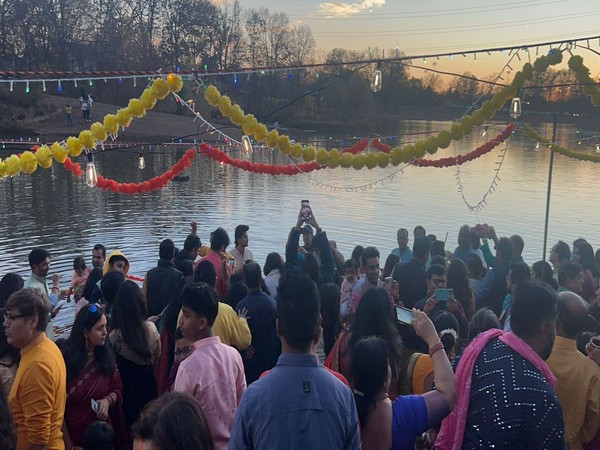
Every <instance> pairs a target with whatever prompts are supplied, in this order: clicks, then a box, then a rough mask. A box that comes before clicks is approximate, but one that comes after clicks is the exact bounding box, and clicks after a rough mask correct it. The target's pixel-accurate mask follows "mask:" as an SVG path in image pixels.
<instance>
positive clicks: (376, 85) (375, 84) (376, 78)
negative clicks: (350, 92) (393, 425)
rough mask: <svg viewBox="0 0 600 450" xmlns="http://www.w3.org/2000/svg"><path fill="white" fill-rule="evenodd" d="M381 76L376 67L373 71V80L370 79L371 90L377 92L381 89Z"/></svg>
mask: <svg viewBox="0 0 600 450" xmlns="http://www.w3.org/2000/svg"><path fill="white" fill-rule="evenodd" d="M382 78H383V76H382V74H381V70H379V69H377V70H376V71H375V72H373V80H372V81H371V89H372V90H373V92H379V91H380V90H381V81H382Z"/></svg>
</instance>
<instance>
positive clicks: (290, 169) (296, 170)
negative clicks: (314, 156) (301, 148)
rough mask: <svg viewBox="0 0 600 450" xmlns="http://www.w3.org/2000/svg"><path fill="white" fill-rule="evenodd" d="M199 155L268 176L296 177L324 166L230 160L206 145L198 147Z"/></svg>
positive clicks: (224, 154)
mask: <svg viewBox="0 0 600 450" xmlns="http://www.w3.org/2000/svg"><path fill="white" fill-rule="evenodd" d="M200 153H202V154H203V155H206V156H208V157H209V158H211V159H213V160H215V161H217V162H220V163H223V164H229V165H230V166H233V167H237V168H238V169H242V170H245V171H247V172H254V173H265V174H268V175H298V174H300V173H307V172H312V171H314V170H318V169H323V168H324V166H321V165H319V164H318V163H317V162H315V161H313V162H309V163H303V164H288V165H281V166H280V165H275V164H263V163H253V162H252V161H247V160H242V159H237V158H231V157H229V155H227V154H226V153H225V152H222V151H221V150H219V149H216V148H214V147H212V146H210V145H208V144H206V143H205V144H202V145H201V146H200Z"/></svg>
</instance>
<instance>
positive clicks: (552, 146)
mask: <svg viewBox="0 0 600 450" xmlns="http://www.w3.org/2000/svg"><path fill="white" fill-rule="evenodd" d="M557 120H558V115H557V114H556V113H555V114H554V122H553V124H552V144H551V145H550V166H549V167H548V190H547V192H546V220H545V221H544V253H543V254H542V261H546V245H547V243H548V220H549V217H550V194H551V192H552V169H553V168H554V144H555V143H556V122H557ZM542 267H543V266H542ZM542 271H543V269H542Z"/></svg>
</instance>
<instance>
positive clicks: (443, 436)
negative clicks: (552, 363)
mask: <svg viewBox="0 0 600 450" xmlns="http://www.w3.org/2000/svg"><path fill="white" fill-rule="evenodd" d="M495 338H499V339H500V340H501V341H502V342H503V343H505V344H506V345H508V346H509V347H510V348H512V349H513V350H514V351H515V352H517V353H518V354H519V355H521V356H522V357H523V358H525V359H526V360H527V361H529V362H530V363H531V364H533V366H534V367H535V368H536V369H537V370H539V371H540V373H541V374H542V375H543V376H544V378H545V379H546V381H548V383H549V384H550V385H551V386H552V388H553V389H554V388H555V386H556V377H555V376H554V374H553V373H552V372H551V371H550V368H549V367H548V366H547V365H546V363H545V362H544V360H543V359H542V358H540V356H539V355H538V354H537V353H536V352H534V351H533V349H532V348H531V347H530V346H529V345H528V344H527V343H526V342H525V341H523V340H522V339H521V338H519V337H518V336H517V335H516V334H514V333H506V332H504V331H502V330H498V329H493V330H489V331H486V332H485V333H482V334H480V335H479V336H478V337H477V338H476V339H475V340H474V341H473V342H472V343H471V344H470V345H469V346H468V347H467V348H466V349H465V351H464V353H463V355H462V357H461V360H460V364H459V365H458V368H457V370H456V398H457V401H456V405H455V406H454V410H453V411H452V413H451V414H450V415H449V416H448V417H447V418H446V419H444V421H443V422H442V428H441V429H440V432H439V434H438V438H437V440H436V441H435V448H436V449H441V450H459V449H461V448H462V445H463V439H464V435H465V429H466V425H467V418H468V414H469V399H470V397H471V383H472V376H473V368H474V367H475V361H476V360H477V357H478V356H479V354H480V353H481V352H482V351H483V349H484V348H485V347H486V346H487V345H488V344H489V343H490V341H492V340H493V339H495Z"/></svg>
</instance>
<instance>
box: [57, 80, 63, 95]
mask: <svg viewBox="0 0 600 450" xmlns="http://www.w3.org/2000/svg"><path fill="white" fill-rule="evenodd" d="M58 92H62V84H61V82H60V80H58Z"/></svg>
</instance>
